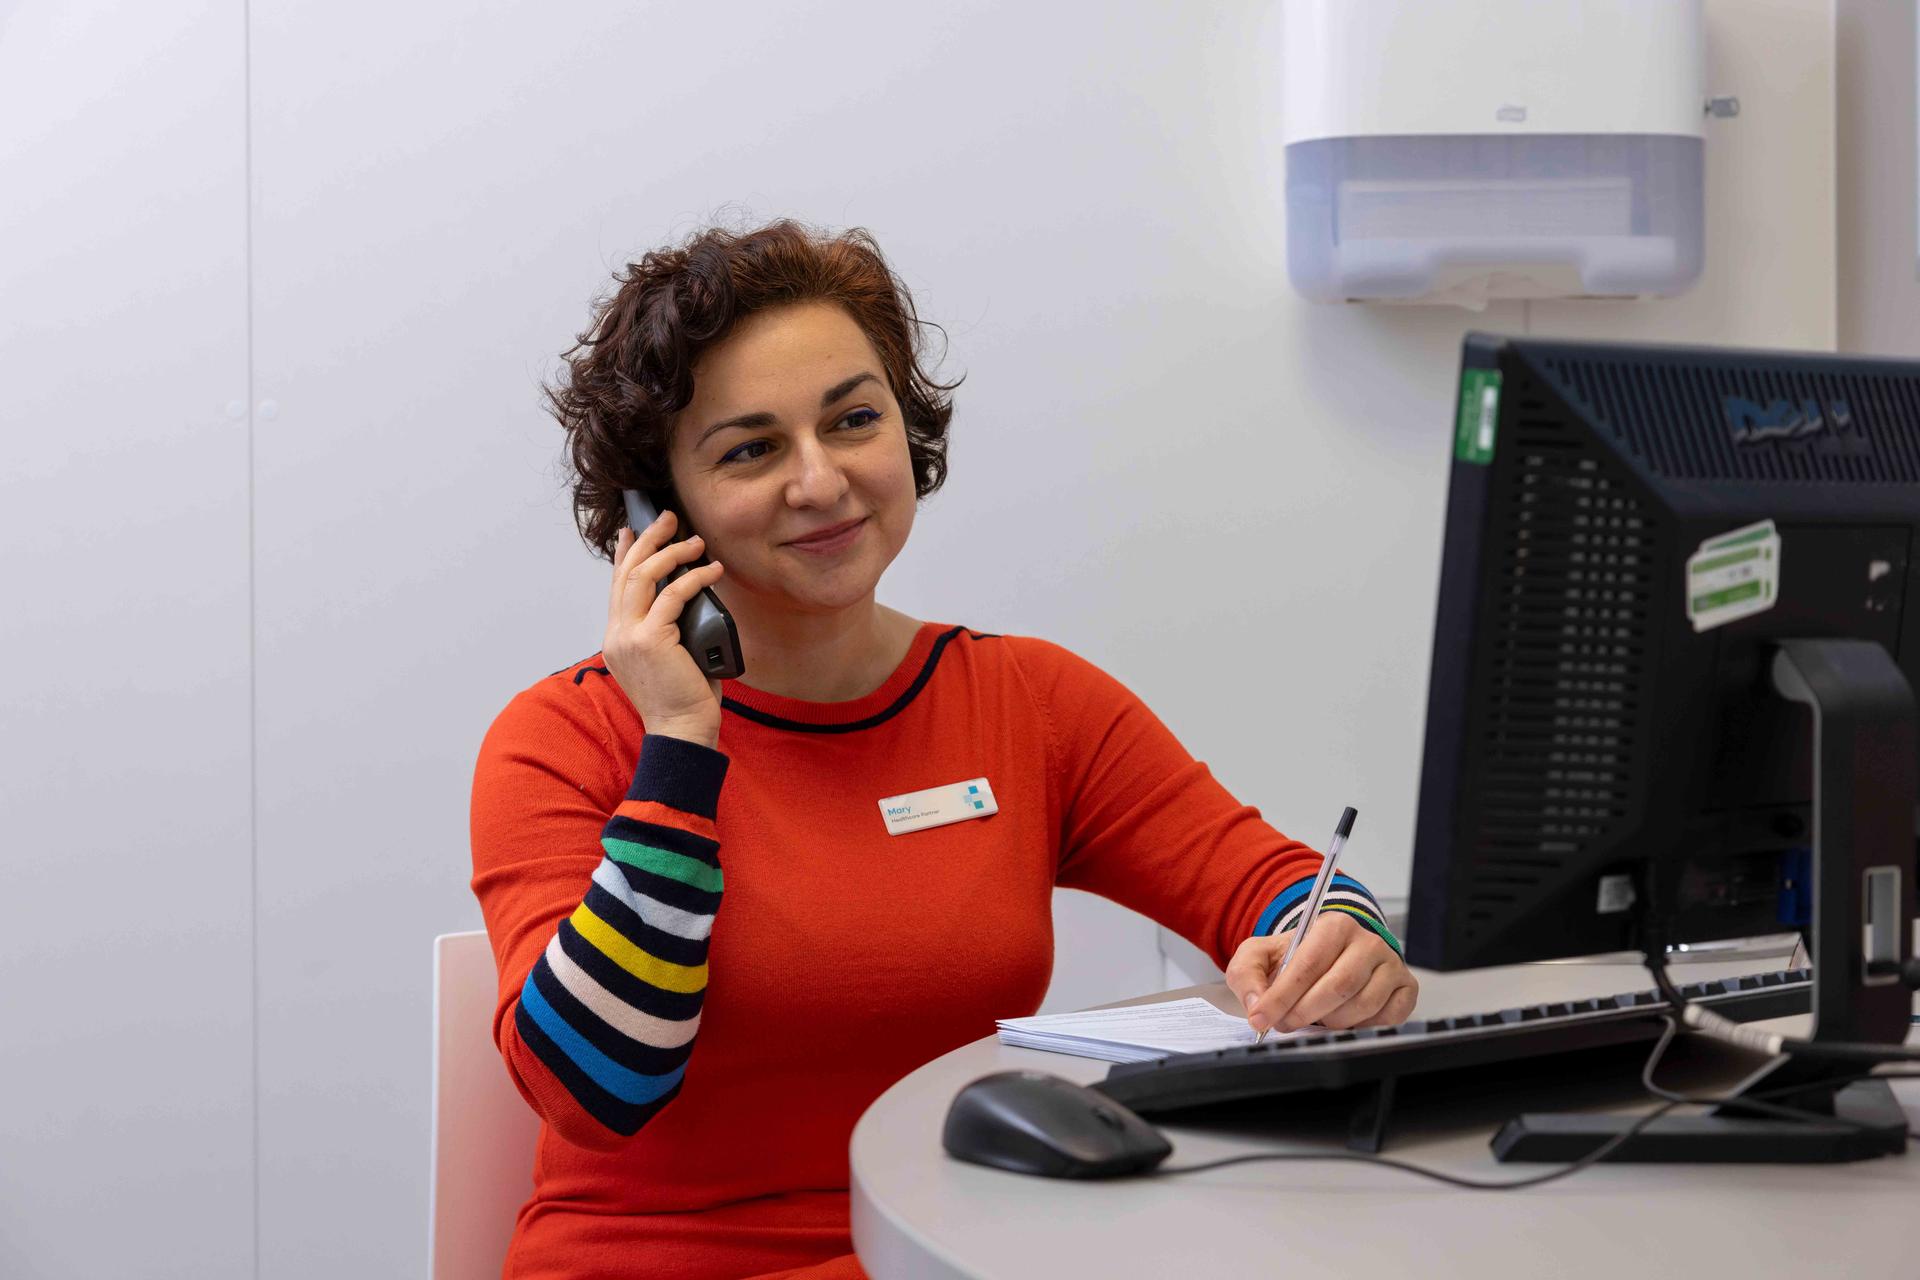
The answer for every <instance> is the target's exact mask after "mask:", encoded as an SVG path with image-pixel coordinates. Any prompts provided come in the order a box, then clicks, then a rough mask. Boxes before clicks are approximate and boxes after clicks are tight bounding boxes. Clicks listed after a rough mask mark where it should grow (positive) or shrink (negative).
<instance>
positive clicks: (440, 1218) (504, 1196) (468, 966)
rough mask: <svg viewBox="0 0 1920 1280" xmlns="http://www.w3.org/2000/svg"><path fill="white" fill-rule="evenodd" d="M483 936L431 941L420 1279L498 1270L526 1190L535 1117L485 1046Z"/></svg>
mask: <svg viewBox="0 0 1920 1280" xmlns="http://www.w3.org/2000/svg"><path fill="white" fill-rule="evenodd" d="M498 984H499V978H498V976H497V974H496V973H495V970H494V967H493V948H492V947H490V946H488V945H487V935H486V934H485V933H483V932H481V931H479V930H475V931H474V932H471V933H443V934H441V935H440V936H439V937H437V938H435V939H434V940H433V1182H432V1184H431V1186H430V1187H429V1189H428V1199H427V1259H428V1274H429V1275H430V1276H432V1278H433V1280H480V1278H482V1277H485V1278H487V1280H491V1278H492V1277H496V1276H498V1275H499V1274H500V1270H501V1267H502V1266H503V1265H504V1263H505V1262H506V1257H507V1241H508V1240H509V1239H510V1238H511V1237H512V1236H513V1219H514V1215H515V1214H516V1213H518V1212H519V1210H520V1206H521V1205H523V1204H525V1203H526V1200H527V1196H528V1194H529V1193H530V1192H531V1191H532V1189H533V1156H534V1147H535V1144H536V1143H537V1141H538V1139H539V1135H540V1118H539V1117H538V1116H536V1115H535V1114H534V1113H533V1108H531V1107H529V1106H528V1105H527V1102H526V1099H525V1098H522V1097H521V1096H520V1091H519V1090H518V1089H516V1088H514V1087H513V1081H512V1079H510V1078H509V1077H508V1075H507V1066H506V1063H504V1062H502V1061H501V1060H500V1051H499V1050H498V1049H496V1048H495V1047H494V1044H493V1005H494V998H495V995H496V994H497V992H498V990H499V986H498Z"/></svg>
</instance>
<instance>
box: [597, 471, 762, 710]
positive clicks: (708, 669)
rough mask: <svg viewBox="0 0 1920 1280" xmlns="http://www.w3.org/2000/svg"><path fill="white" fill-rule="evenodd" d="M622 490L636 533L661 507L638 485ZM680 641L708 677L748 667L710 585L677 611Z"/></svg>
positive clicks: (730, 676) (733, 674)
mask: <svg viewBox="0 0 1920 1280" xmlns="http://www.w3.org/2000/svg"><path fill="white" fill-rule="evenodd" d="M621 492H622V493H624V494H625V495H626V499H627V524H628V525H630V526H631V527H632V529H633V531H634V532H635V533H636V534H637V533H639V532H640V531H641V530H642V529H645V528H646V527H647V526H648V525H650V524H652V523H653V522H654V521H655V520H657V519H659V517H660V508H659V505H658V504H657V503H655V502H654V500H653V499H652V497H650V496H649V495H647V494H645V493H642V492H641V491H640V490H638V489H624V490H622V491H621ZM680 523H681V525H682V528H681V532H682V533H685V532H686V529H685V525H686V521H685V520H682V521H681V522H680ZM706 562H707V561H706V557H704V556H702V557H701V558H700V559H698V560H696V561H694V563H693V565H685V564H683V565H680V566H678V567H677V568H675V569H674V571H673V572H672V573H670V574H668V575H667V576H666V577H664V578H662V579H661V580H660V585H661V586H663V587H664V586H666V585H667V584H668V583H669V582H672V581H673V580H674V579H675V578H678V577H679V576H680V575H681V574H683V573H685V572H686V571H687V570H688V569H691V568H693V567H694V565H700V564H705V563H706ZM680 643H681V644H683V645H685V646H686V650H687V652H688V653H690V654H692V655H693V665H694V666H696V667H698V668H700V670H702V671H703V672H705V673H706V675H707V678H708V679H709V680H737V679H739V678H740V673H741V672H743V671H745V670H746V669H747V664H746V659H745V658H743V657H742V656H741V654H740V633H739V631H738V630H737V629H735V627H734V625H733V615H732V614H730V613H728V612H727V607H726V606H725V605H723V604H721V603H720V597H719V596H717V595H715V594H713V589H712V588H711V587H702V588H700V594H699V595H697V596H695V597H694V598H693V599H691V600H689V601H687V607H686V608H684V609H682V610H681V611H680Z"/></svg>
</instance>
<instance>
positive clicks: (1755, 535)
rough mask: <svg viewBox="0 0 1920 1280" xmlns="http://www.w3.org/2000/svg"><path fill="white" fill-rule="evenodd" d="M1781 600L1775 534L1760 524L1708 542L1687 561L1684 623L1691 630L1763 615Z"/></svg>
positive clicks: (1766, 524) (1764, 523) (1764, 522)
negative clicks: (1690, 627)
mask: <svg viewBox="0 0 1920 1280" xmlns="http://www.w3.org/2000/svg"><path fill="white" fill-rule="evenodd" d="M1779 601H1780V534H1779V531H1778V530H1776V529H1775V528H1774V527H1773V521H1771V520H1762V521H1761V522H1760V523H1758V524H1750V525H1746V526H1744V527H1742V528H1739V529H1735V530H1733V531H1732V532H1730V533H1723V534H1721V535H1720V536H1719V537H1716V538H1708V539H1707V540H1706V541H1705V542H1703V543H1701V544H1700V549H1699V550H1698V551H1695V552H1694V553H1693V554H1692V555H1690V556H1688V557H1687V618H1688V620H1689V621H1691V622H1692V623H1693V629H1694V630H1695V631H1710V630H1712V629H1713V628H1715V627H1724V626H1725V625H1727V623H1729V622H1733V621H1736V620H1738V619H1740V618H1748V617H1752V616H1753V615H1754V614H1756V613H1765V612H1766V611H1767V610H1769V609H1771V608H1773V606H1774V605H1776V604H1778V603H1779Z"/></svg>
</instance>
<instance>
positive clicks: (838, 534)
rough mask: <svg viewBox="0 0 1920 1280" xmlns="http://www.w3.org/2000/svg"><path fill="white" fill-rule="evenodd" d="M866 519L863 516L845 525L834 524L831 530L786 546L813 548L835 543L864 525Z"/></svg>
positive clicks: (812, 534) (825, 530)
mask: <svg viewBox="0 0 1920 1280" xmlns="http://www.w3.org/2000/svg"><path fill="white" fill-rule="evenodd" d="M866 519H867V518H866V517H865V516H861V517H860V518H859V519H858V520H849V521H847V522H846V523H845V524H836V525H834V526H832V527H831V528H828V529H822V530H820V531H819V532H818V533H810V534H808V535H807V536H806V537H804V538H795V539H793V540H792V541H791V542H790V543H788V545H789V546H795V547H813V546H820V545H822V544H825V543H829V542H835V541H838V540H839V539H840V538H843V537H845V536H846V535H847V534H849V533H852V532H853V531H854V530H855V529H857V528H859V527H860V526H861V525H862V524H865V523H866Z"/></svg>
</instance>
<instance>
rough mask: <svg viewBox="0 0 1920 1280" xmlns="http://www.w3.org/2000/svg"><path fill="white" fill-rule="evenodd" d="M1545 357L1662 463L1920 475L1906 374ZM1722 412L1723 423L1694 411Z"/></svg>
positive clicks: (1900, 479)
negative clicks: (1712, 427)
mask: <svg viewBox="0 0 1920 1280" xmlns="http://www.w3.org/2000/svg"><path fill="white" fill-rule="evenodd" d="M1541 368H1542V371H1543V373H1544V374H1545V375H1546V377H1547V378H1548V379H1549V380H1550V381H1551V382H1552V383H1553V384H1554V387H1555V390H1557V391H1558V392H1559V393H1560V394H1561V395H1562V396H1564V397H1566V398H1567V399H1568V400H1570V401H1573V402H1574V403H1576V404H1578V405H1579V406H1581V407H1582V408H1583V409H1585V411H1586V412H1587V413H1588V415H1589V416H1590V417H1591V418H1592V420H1593V421H1594V422H1595V424H1596V425H1598V426H1600V427H1602V428H1603V429H1605V430H1606V431H1609V432H1611V433H1612V434H1613V436H1614V437H1615V438H1616V439H1618V440H1619V441H1620V442H1621V443H1622V444H1624V445H1625V446H1626V448H1627V449H1628V451H1630V452H1631V453H1632V454H1633V456H1634V457H1636V458H1638V459H1639V460H1640V462H1641V463H1643V464H1644V465H1645V466H1646V467H1647V468H1648V469H1649V470H1650V471H1652V472H1653V473H1654V474H1656V475H1662V476H1671V477H1674V478H1676V479H1690V480H1759V481H1771V482H1777V483H1787V484H1792V483H1812V484H1818V483H1822V482H1827V481H1846V482H1851V483H1856V484H1857V483H1862V482H1866V483H1873V482H1884V483H1888V484H1912V483H1915V482H1920V431H1916V430H1915V428H1914V426H1913V424H1915V423H1920V391H1917V390H1916V387H1915V384H1914V382H1913V381H1912V380H1911V379H1908V378H1888V377H1879V376H1876V375H1874V374H1870V373H1862V374H1857V375H1852V376H1836V375H1833V374H1827V373H1813V372H1800V371H1797V370H1787V371H1782V370H1781V369H1779V368H1778V367H1777V366H1775V367H1772V368H1767V367H1762V366H1759V365H1747V364H1744V363H1741V362H1738V361H1728V362H1725V363H1722V364H1719V365H1712V366H1710V365H1703V364H1702V363H1700V362H1698V361H1691V362H1687V363H1683V364H1659V363H1652V362H1648V361H1647V360H1645V359H1644V358H1638V359H1635V360H1632V361H1625V362H1622V361H1614V360H1607V359H1595V358H1590V357H1584V356H1583V357H1578V358H1575V357H1569V356H1556V357H1553V358H1551V359H1546V360H1543V361H1542V363H1541ZM1689 421H1692V422H1724V423H1726V430H1725V431H1719V432H1715V431H1705V432H1703V431H1700V430H1698V429H1697V428H1696V429H1692V430H1688V429H1685V427H1684V426H1683V424H1684V423H1686V422H1689Z"/></svg>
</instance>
